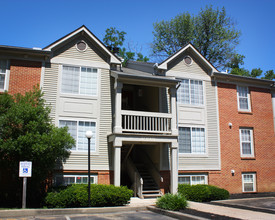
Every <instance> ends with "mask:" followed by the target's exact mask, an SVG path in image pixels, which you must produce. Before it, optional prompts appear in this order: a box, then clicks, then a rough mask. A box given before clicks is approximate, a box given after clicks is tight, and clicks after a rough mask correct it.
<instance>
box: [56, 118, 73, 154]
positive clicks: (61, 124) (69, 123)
mask: <svg viewBox="0 0 275 220" xmlns="http://www.w3.org/2000/svg"><path fill="white" fill-rule="evenodd" d="M65 126H67V127H68V131H69V133H70V135H71V136H72V137H73V138H74V139H75V140H77V122H76V121H63V120H61V121H59V127H61V128H62V127H65ZM72 150H76V146H73V147H72Z"/></svg>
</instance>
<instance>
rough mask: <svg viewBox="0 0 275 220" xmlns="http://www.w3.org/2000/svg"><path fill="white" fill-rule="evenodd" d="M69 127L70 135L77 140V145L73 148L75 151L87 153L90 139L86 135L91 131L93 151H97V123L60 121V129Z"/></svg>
mask: <svg viewBox="0 0 275 220" xmlns="http://www.w3.org/2000/svg"><path fill="white" fill-rule="evenodd" d="M65 126H67V127H68V129H69V133H70V134H71V136H72V137H73V138H74V139H75V142H76V145H75V146H74V147H73V148H72V150H75V151H87V150H88V139H87V138H86V136H85V134H86V131H88V130H90V131H92V132H93V137H92V138H91V145H90V147H91V151H95V149H96V123H95V122H91V121H67V120H66V121H65V120H60V121H59V127H65Z"/></svg>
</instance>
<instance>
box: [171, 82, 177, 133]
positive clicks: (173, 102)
mask: <svg viewBox="0 0 275 220" xmlns="http://www.w3.org/2000/svg"><path fill="white" fill-rule="evenodd" d="M169 91H170V111H171V115H172V119H171V131H172V135H178V129H177V101H176V88H175V87H171V88H170V89H169Z"/></svg>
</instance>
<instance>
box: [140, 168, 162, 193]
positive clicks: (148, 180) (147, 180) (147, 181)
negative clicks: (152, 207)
mask: <svg viewBox="0 0 275 220" xmlns="http://www.w3.org/2000/svg"><path fill="white" fill-rule="evenodd" d="M135 166H136V168H137V170H138V172H139V174H140V176H141V177H142V179H143V190H142V194H143V197H144V198H157V197H160V196H162V192H161V190H160V189H159V187H158V185H157V184H156V183H155V181H154V179H153V177H152V176H151V175H150V173H149V171H148V168H147V166H146V164H143V163H136V164H135Z"/></svg>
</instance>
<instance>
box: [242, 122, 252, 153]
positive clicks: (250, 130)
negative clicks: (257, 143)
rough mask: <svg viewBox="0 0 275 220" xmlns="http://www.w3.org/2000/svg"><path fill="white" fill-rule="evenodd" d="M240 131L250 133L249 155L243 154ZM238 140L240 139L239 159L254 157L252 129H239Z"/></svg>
mask: <svg viewBox="0 0 275 220" xmlns="http://www.w3.org/2000/svg"><path fill="white" fill-rule="evenodd" d="M242 130H249V132H250V138H251V154H243V150H242V147H243V146H242ZM239 138H240V151H241V157H254V141H253V139H254V137H253V129H252V128H245V127H241V128H240V129H239Z"/></svg>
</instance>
